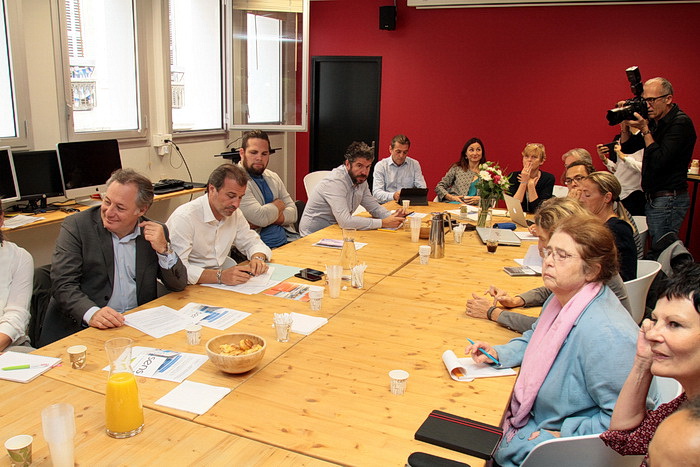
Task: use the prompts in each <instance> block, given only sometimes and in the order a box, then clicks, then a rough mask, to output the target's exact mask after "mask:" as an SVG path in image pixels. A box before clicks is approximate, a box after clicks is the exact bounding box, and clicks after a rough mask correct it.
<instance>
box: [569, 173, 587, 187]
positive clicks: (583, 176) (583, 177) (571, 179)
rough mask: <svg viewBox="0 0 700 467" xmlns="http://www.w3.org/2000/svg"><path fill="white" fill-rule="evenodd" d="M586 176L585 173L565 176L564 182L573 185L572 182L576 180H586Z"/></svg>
mask: <svg viewBox="0 0 700 467" xmlns="http://www.w3.org/2000/svg"><path fill="white" fill-rule="evenodd" d="M585 178H586V176H585V175H576V176H575V177H573V178H565V179H564V182H565V183H566V184H567V185H571V184H572V183H574V182H576V183H580V182H581V180H584V179H585Z"/></svg>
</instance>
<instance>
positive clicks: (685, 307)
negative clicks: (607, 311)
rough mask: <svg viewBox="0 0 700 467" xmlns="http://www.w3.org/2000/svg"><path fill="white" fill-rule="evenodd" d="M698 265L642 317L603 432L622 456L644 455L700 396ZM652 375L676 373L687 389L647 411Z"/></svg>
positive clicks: (681, 274) (670, 286)
mask: <svg viewBox="0 0 700 467" xmlns="http://www.w3.org/2000/svg"><path fill="white" fill-rule="evenodd" d="M699 343H700V265H698V264H696V263H691V264H689V265H688V266H686V267H685V268H684V269H681V270H680V271H678V272H676V273H675V274H674V275H673V277H671V279H670V280H669V281H668V282H667V284H666V287H665V290H664V292H662V293H661V295H660V298H659V300H658V301H657V302H656V308H654V311H653V312H652V313H651V320H648V319H646V320H644V322H643V323H642V328H641V329H640V330H639V337H638V339H637V354H636V356H635V359H634V365H633V366H632V371H631V372H630V373H629V376H628V377H627V381H625V385H624V386H623V387H622V391H621V392H620V397H619V398H618V400H617V403H616V404H615V411H614V412H613V415H612V419H611V420H610V430H609V431H606V432H605V433H603V434H602V435H600V437H601V438H602V439H603V441H604V442H605V444H607V445H608V446H610V447H611V448H613V449H614V450H615V451H617V452H619V453H620V454H623V455H631V454H634V455H640V454H646V453H647V449H648V446H649V441H650V440H651V438H652V436H654V432H655V431H656V427H657V426H659V424H660V423H661V422H662V421H663V420H664V419H665V418H666V417H668V416H669V415H671V414H672V413H674V412H675V411H676V410H678V408H679V407H680V406H681V404H682V403H683V402H684V401H686V400H687V399H693V398H696V397H698V396H700V345H698V344H699ZM654 376H664V377H666V378H673V379H675V380H676V381H678V382H679V383H680V384H681V386H682V387H683V393H682V394H681V395H680V396H678V397H677V398H675V399H674V400H672V401H671V402H668V403H666V404H661V405H660V406H659V407H658V408H657V409H656V410H649V411H648V410H647V406H646V403H647V398H648V396H649V394H648V393H649V388H650V387H651V381H652V378H653V377H654Z"/></svg>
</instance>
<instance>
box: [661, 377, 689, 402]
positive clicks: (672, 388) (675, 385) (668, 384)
mask: <svg viewBox="0 0 700 467" xmlns="http://www.w3.org/2000/svg"><path fill="white" fill-rule="evenodd" d="M654 381H656V389H657V390H658V391H659V401H658V402H659V404H665V403H666V402H671V401H672V400H673V399H675V398H676V397H678V396H680V395H681V393H682V392H683V386H681V383H679V382H678V381H676V380H675V379H673V378H666V377H663V376H654Z"/></svg>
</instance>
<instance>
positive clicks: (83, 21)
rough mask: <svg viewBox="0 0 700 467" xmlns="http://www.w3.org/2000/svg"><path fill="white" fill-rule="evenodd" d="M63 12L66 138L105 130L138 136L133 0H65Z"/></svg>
mask: <svg viewBox="0 0 700 467" xmlns="http://www.w3.org/2000/svg"><path fill="white" fill-rule="evenodd" d="M62 13H63V14H62V19H63V21H62V32H63V41H62V52H63V64H64V67H63V73H64V83H65V86H64V92H65V94H66V104H67V113H68V128H67V133H68V139H69V140H73V139H81V135H87V137H88V138H90V139H94V138H95V137H96V136H97V135H96V133H105V132H109V133H110V135H111V136H110V137H115V136H120V137H129V136H132V137H133V136H139V135H140V134H141V131H142V129H143V125H142V121H141V115H140V109H141V108H142V107H143V105H142V102H141V100H142V97H141V96H142V95H141V92H140V89H139V84H140V82H141V80H140V79H139V78H140V77H139V66H138V52H137V50H138V48H137V37H136V20H137V15H136V10H135V5H134V2H133V0H63V12H62ZM84 138H85V136H84V137H83V139H84Z"/></svg>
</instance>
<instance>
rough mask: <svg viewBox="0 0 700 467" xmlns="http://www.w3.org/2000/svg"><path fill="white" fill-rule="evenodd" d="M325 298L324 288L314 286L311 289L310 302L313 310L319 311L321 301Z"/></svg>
mask: <svg viewBox="0 0 700 467" xmlns="http://www.w3.org/2000/svg"><path fill="white" fill-rule="evenodd" d="M322 300H323V289H322V288H320V287H319V288H313V289H311V290H309V304H310V305H311V311H319V310H320V309H321V301H322Z"/></svg>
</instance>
